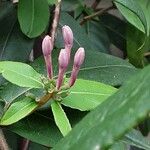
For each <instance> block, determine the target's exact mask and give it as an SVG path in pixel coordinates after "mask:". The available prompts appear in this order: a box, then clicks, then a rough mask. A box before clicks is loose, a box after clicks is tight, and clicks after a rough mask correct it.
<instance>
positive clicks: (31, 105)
mask: <svg viewBox="0 0 150 150" xmlns="http://www.w3.org/2000/svg"><path fill="white" fill-rule="evenodd" d="M37 107H38V105H37V103H36V101H35V100H33V99H31V98H28V97H26V98H25V99H23V100H20V101H17V102H15V103H13V104H12V105H11V106H10V107H9V108H8V110H7V111H6V112H5V113H4V115H3V116H2V118H1V120H0V125H10V124H13V123H15V122H17V121H19V120H20V119H22V118H24V117H26V116H27V115H29V114H30V113H31V112H32V111H33V110H34V109H35V108H37Z"/></svg>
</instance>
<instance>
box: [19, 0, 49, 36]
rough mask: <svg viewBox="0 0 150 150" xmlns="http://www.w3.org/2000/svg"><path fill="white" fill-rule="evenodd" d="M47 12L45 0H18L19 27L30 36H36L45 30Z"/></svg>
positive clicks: (47, 18) (47, 17)
mask: <svg viewBox="0 0 150 150" xmlns="http://www.w3.org/2000/svg"><path fill="white" fill-rule="evenodd" d="M41 4H42V5H41ZM49 14H50V13H49V8H48V2H47V0H40V1H39V0H19V5H18V19H19V23H20V27H21V30H22V31H23V33H24V34H26V35H27V36H28V37H30V38H33V37H37V36H38V35H40V34H41V33H42V32H43V31H44V30H45V28H46V26H47V24H48V20H49Z"/></svg>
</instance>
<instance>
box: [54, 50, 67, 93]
mask: <svg viewBox="0 0 150 150" xmlns="http://www.w3.org/2000/svg"><path fill="white" fill-rule="evenodd" d="M58 62H59V73H58V79H57V83H56V88H57V89H58V90H59V89H60V87H61V85H62V82H63V77H64V74H65V71H66V70H67V66H68V53H67V51H66V50H65V49H61V51H60V54H59V58H58Z"/></svg>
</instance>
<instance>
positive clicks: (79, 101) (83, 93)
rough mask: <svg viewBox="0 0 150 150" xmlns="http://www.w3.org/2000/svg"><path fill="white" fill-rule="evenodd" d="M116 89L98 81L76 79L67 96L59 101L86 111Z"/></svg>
mask: <svg viewBox="0 0 150 150" xmlns="http://www.w3.org/2000/svg"><path fill="white" fill-rule="evenodd" d="M116 91H117V90H116V89H115V88H113V87H111V86H109V85H105V84H102V83H100V82H94V81H88V80H81V79H78V80H77V81H76V84H75V85H74V86H73V87H72V88H71V89H70V94H69V96H67V97H66V98H64V99H63V100H62V102H61V103H62V104H63V105H65V106H67V107H71V108H75V109H79V110H80V111H88V110H92V109H94V108H95V107H96V106H98V105H99V104H101V103H102V102H103V101H105V100H106V99H107V98H108V97H109V96H111V95H112V94H113V93H115V92H116Z"/></svg>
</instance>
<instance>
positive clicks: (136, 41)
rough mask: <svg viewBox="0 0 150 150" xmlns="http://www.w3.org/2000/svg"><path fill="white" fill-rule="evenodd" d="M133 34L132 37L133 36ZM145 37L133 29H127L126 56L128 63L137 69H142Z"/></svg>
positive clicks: (131, 27)
mask: <svg viewBox="0 0 150 150" xmlns="http://www.w3.org/2000/svg"><path fill="white" fill-rule="evenodd" d="M133 33H134V35H133ZM145 40H146V36H145V35H144V34H143V33H142V32H141V31H139V30H137V29H136V28H135V27H133V26H131V25H128V27H127V54H128V58H129V61H130V63H132V64H133V65H134V66H136V67H138V68H142V67H144V52H145Z"/></svg>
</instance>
